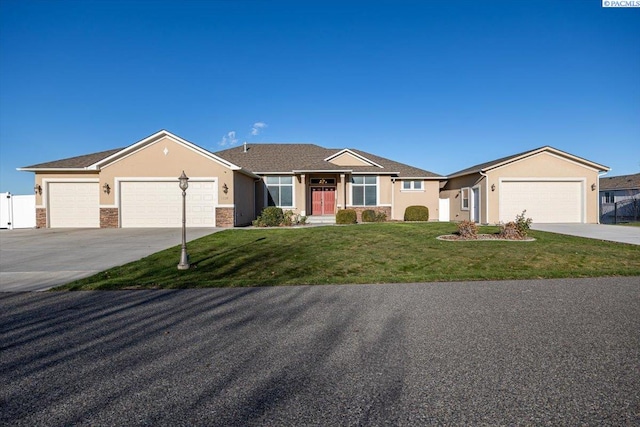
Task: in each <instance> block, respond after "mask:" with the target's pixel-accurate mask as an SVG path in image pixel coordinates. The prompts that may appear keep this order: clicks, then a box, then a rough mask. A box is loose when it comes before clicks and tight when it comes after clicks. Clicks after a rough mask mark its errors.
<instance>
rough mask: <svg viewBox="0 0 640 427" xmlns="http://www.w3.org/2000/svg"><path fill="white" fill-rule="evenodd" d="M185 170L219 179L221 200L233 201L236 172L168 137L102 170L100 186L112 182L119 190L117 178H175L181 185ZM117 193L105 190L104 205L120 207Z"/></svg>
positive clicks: (229, 202) (192, 174)
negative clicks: (226, 189)
mask: <svg viewBox="0 0 640 427" xmlns="http://www.w3.org/2000/svg"><path fill="white" fill-rule="evenodd" d="M183 170H184V172H185V174H186V175H187V176H188V177H189V178H217V184H218V198H219V199H218V203H219V204H233V200H234V199H233V197H234V188H233V186H234V179H233V171H231V170H230V169H229V168H227V167H226V166H223V165H221V164H219V163H218V162H216V161H213V160H211V159H208V158H206V157H205V156H203V155H201V154H199V153H197V152H195V151H193V150H191V149H190V148H187V147H186V146H184V145H182V144H180V143H178V142H176V141H174V140H173V139H171V138H167V137H164V138H161V139H159V140H158V141H155V142H153V143H151V144H149V145H147V146H145V147H143V148H142V149H141V150H139V151H136V152H134V153H132V154H130V155H128V156H126V157H124V158H122V159H119V160H117V161H115V162H114V163H111V164H108V165H106V166H105V167H104V168H103V169H102V170H101V171H100V185H101V186H102V185H103V184H104V183H108V184H109V186H110V187H111V188H112V189H116V186H117V182H116V178H117V179H118V180H122V179H123V178H124V179H126V178H165V179H166V178H173V177H175V178H176V186H177V178H178V177H179V176H180V174H181V173H182V171H183ZM224 184H226V185H227V188H228V192H227V193H226V194H225V193H224V192H223V188H222V187H223V185H224ZM116 195H117V191H111V193H110V194H106V193H101V195H100V204H101V205H103V206H109V205H111V206H117V200H116Z"/></svg>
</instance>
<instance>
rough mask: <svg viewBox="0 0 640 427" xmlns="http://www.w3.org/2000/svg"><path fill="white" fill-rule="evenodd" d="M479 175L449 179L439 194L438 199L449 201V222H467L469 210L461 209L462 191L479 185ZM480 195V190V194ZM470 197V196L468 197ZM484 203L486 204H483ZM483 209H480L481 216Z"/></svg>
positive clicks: (480, 178) (480, 177)
mask: <svg viewBox="0 0 640 427" xmlns="http://www.w3.org/2000/svg"><path fill="white" fill-rule="evenodd" d="M482 178H483V177H482V175H480V174H479V173H475V174H471V175H466V176H461V177H457V178H452V179H450V180H449V181H448V182H447V184H446V185H445V187H444V188H443V189H442V191H441V192H440V198H448V199H449V215H450V218H451V221H468V220H469V218H470V209H463V208H462V189H463V188H466V187H469V188H472V187H474V186H477V185H479V183H480V181H481V180H482ZM480 194H481V195H482V189H481V193H480ZM470 197H471V195H470ZM485 203H486V202H485ZM483 210H484V209H482V208H481V212H480V213H481V214H482V211H483Z"/></svg>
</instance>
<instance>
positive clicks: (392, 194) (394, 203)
mask: <svg viewBox="0 0 640 427" xmlns="http://www.w3.org/2000/svg"><path fill="white" fill-rule="evenodd" d="M395 192H396V179H395V178H391V219H392V220H393V219H395V217H394V216H393V213H394V211H395V208H396V202H395V197H394V196H395Z"/></svg>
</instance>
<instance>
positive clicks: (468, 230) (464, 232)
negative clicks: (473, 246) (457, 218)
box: [458, 221, 478, 239]
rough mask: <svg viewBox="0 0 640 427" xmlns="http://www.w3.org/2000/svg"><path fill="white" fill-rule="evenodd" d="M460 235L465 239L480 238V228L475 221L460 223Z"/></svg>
mask: <svg viewBox="0 0 640 427" xmlns="http://www.w3.org/2000/svg"><path fill="white" fill-rule="evenodd" d="M458 234H459V235H460V237H462V238H465V239H476V238H478V226H477V225H476V223H475V222H473V221H462V222H460V223H458Z"/></svg>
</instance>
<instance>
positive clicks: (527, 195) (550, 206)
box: [500, 181, 584, 223]
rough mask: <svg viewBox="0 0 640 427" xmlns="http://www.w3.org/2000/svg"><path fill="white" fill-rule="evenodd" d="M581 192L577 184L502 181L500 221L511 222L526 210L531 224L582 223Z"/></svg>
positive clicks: (577, 182)
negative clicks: (531, 221)
mask: <svg viewBox="0 0 640 427" xmlns="http://www.w3.org/2000/svg"><path fill="white" fill-rule="evenodd" d="M583 193H584V192H583V190H582V182H579V181H503V182H502V183H500V221H502V222H508V221H513V220H514V219H515V217H516V215H519V214H520V213H522V211H523V210H526V211H527V213H526V214H525V216H526V217H527V218H531V219H532V220H533V222H534V223H535V222H537V223H548V222H584V220H583V217H584V216H583V212H582V211H583V209H584V200H583Z"/></svg>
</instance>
